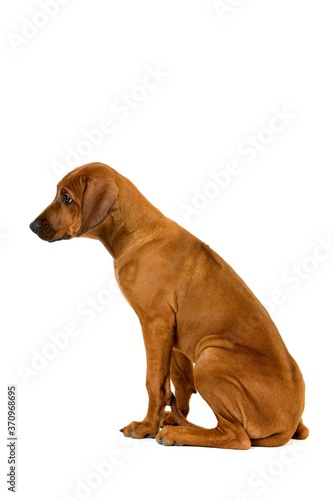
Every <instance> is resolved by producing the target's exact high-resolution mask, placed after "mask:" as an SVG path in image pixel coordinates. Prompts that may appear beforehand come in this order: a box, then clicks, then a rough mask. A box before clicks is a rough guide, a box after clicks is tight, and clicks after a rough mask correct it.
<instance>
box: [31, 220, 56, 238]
mask: <svg viewBox="0 0 333 500" xmlns="http://www.w3.org/2000/svg"><path fill="white" fill-rule="evenodd" d="M29 227H30V229H31V231H32V232H33V233H35V234H37V236H39V237H40V238H41V239H42V240H46V241H50V240H52V238H53V236H54V235H55V230H54V229H53V228H52V227H51V226H50V225H49V224H48V223H47V222H45V221H40V220H38V219H36V220H34V221H33V222H32V223H31V224H30V226H29Z"/></svg>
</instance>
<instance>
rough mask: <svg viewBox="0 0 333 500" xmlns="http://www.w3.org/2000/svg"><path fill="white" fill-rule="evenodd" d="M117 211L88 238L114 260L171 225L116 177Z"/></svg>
mask: <svg viewBox="0 0 333 500" xmlns="http://www.w3.org/2000/svg"><path fill="white" fill-rule="evenodd" d="M116 183H117V185H118V188H119V196H118V204H117V208H116V209H115V210H113V211H112V212H111V213H110V215H109V216H108V217H107V218H106V220H105V221H104V222H103V223H102V224H101V225H100V226H99V227H98V228H96V229H95V230H93V231H91V233H90V234H89V233H88V234H87V235H86V236H88V237H90V238H94V239H98V240H99V241H101V243H103V245H104V246H105V248H106V249H107V250H108V252H109V253H110V254H111V255H112V257H113V258H114V259H115V260H118V259H120V258H122V257H123V256H124V255H126V254H127V253H129V252H131V251H133V250H135V249H137V248H139V247H140V246H142V245H144V244H145V243H147V242H148V241H149V240H152V239H154V238H155V237H156V236H157V235H159V234H161V233H162V232H163V229H164V228H165V226H166V225H169V224H170V223H171V221H170V220H169V219H168V218H167V217H165V216H164V215H163V214H162V213H161V212H160V211H159V210H158V209H157V208H156V207H154V206H153V205H152V204H151V203H150V202H149V201H148V200H147V199H146V198H145V197H144V196H143V195H142V194H141V193H140V191H139V190H138V189H137V188H136V187H135V186H134V184H132V183H131V182H130V181H129V180H128V179H126V178H125V177H123V176H121V175H120V174H118V175H117V179H116Z"/></svg>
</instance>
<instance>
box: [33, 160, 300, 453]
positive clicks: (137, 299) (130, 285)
mask: <svg viewBox="0 0 333 500" xmlns="http://www.w3.org/2000/svg"><path fill="white" fill-rule="evenodd" d="M30 228H31V230H32V231H33V232H34V233H36V234H37V235H38V236H39V237H40V238H41V239H42V240H45V241H48V242H54V241H60V240H69V239H71V238H78V237H86V238H93V239H96V240H99V241H100V242H102V243H103V245H104V246H105V248H106V249H107V250H108V252H109V253H110V254H111V256H112V257H113V259H114V270H115V276H116V279H117V282H118V284H119V287H120V290H121V292H122V293H123V295H124V296H125V298H126V299H127V301H128V303H129V304H130V305H131V306H132V308H133V309H134V311H135V313H136V314H137V316H138V318H139V321H140V324H141V328H142V333H143V339H144V344H145V349H146V356H147V377H146V388H147V391H148V396H149V404H148V410H147V414H146V416H145V418H144V419H143V420H142V421H140V422H138V421H134V422H131V423H130V424H129V425H127V426H126V427H124V428H123V429H121V432H123V434H124V436H126V437H132V438H138V439H139V438H147V437H152V438H156V440H157V442H158V443H161V444H164V445H174V444H177V445H190V446H191V445H192V446H208V447H216V448H227V449H240V450H245V449H248V448H250V447H251V445H252V446H281V445H283V444H285V443H287V442H288V441H289V440H290V439H291V438H295V439H305V438H307V436H308V434H309V430H308V428H307V427H306V426H305V425H304V424H303V422H302V413H303V410H304V404H305V403H304V401H305V384H304V381H303V377H302V374H301V371H300V369H299V367H298V365H297V363H296V362H295V360H294V359H293V358H292V357H291V355H290V354H289V352H288V350H287V348H286V346H285V344H284V342H283V340H282V338H281V336H280V334H279V332H278V330H277V328H276V326H275V324H274V323H273V321H272V319H271V318H270V316H269V314H268V312H267V311H266V309H265V308H264V307H263V305H262V304H261V303H260V302H259V300H258V299H257V298H256V297H255V296H254V294H253V293H252V292H251V291H250V289H249V288H248V287H247V285H246V284H245V283H244V282H243V281H242V279H241V278H240V277H239V276H238V275H237V274H236V272H235V271H234V270H233V269H232V268H231V267H230V266H229V265H228V264H227V263H226V262H225V261H224V260H223V259H222V258H221V257H220V256H219V255H218V254H217V253H215V252H214V251H213V250H212V249H211V248H210V247H209V246H208V245H206V244H205V243H203V242H202V241H200V240H199V239H198V238H196V237H195V236H193V235H192V234H191V233H189V232H188V231H187V230H185V229H184V228H182V227H181V226H179V225H178V224H177V223H176V222H174V221H172V220H170V219H169V218H167V217H165V216H164V215H163V214H162V213H161V212H160V211H159V210H158V209H157V208H155V207H154V206H153V205H152V204H151V203H150V202H149V201H148V200H147V199H146V198H145V197H144V196H143V195H142V194H141V193H140V192H139V190H138V189H137V188H136V187H135V186H134V185H133V184H132V183H131V182H130V181H129V180H128V179H127V178H126V177H124V176H122V175H121V174H119V173H118V172H117V171H116V170H114V169H112V168H111V167H109V166H107V165H105V164H102V163H90V164H86V165H83V166H81V167H78V168H76V169H75V170H73V171H71V172H70V173H68V174H67V175H66V176H65V177H64V178H63V179H62V180H61V181H60V182H59V184H58V186H57V193H56V197H55V199H54V201H53V202H52V203H51V204H50V205H49V206H48V207H47V208H46V209H45V210H44V211H43V212H42V213H41V214H40V215H39V216H38V217H37V218H36V219H35V220H34V221H33V222H32V223H31V224H30ZM171 382H172V384H173V386H174V392H172V391H171ZM197 391H198V392H199V394H200V395H201V396H202V397H203V399H204V400H205V401H206V402H207V403H208V405H209V406H210V408H211V409H212V410H213V412H214V414H215V416H216V419H217V425H216V427H215V428H213V429H206V428H203V427H199V426H197V425H194V424H192V423H191V422H189V421H188V419H187V415H188V412H189V402H190V398H191V395H192V394H193V393H196V392H197ZM166 406H171V411H169V412H166V411H165V408H166Z"/></svg>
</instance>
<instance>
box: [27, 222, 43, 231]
mask: <svg viewBox="0 0 333 500" xmlns="http://www.w3.org/2000/svg"><path fill="white" fill-rule="evenodd" d="M29 227H30V229H31V231H32V232H33V233H38V231H39V230H40V228H41V227H42V224H41V223H40V222H39V221H38V220H34V221H33V222H32V223H31V224H30V226H29Z"/></svg>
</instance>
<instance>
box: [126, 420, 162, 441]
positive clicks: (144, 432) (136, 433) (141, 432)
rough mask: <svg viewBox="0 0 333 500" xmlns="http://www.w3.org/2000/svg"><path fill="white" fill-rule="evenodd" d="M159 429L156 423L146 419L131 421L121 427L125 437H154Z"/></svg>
mask: <svg viewBox="0 0 333 500" xmlns="http://www.w3.org/2000/svg"><path fill="white" fill-rule="evenodd" d="M158 431H159V429H158V428H156V426H155V425H153V424H152V423H151V422H147V421H144V420H143V421H142V422H131V423H130V424H129V425H127V426H126V427H124V428H123V429H120V432H122V433H123V434H124V436H125V437H131V438H134V439H144V438H154V437H155V436H156V434H157V432H158Z"/></svg>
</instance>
